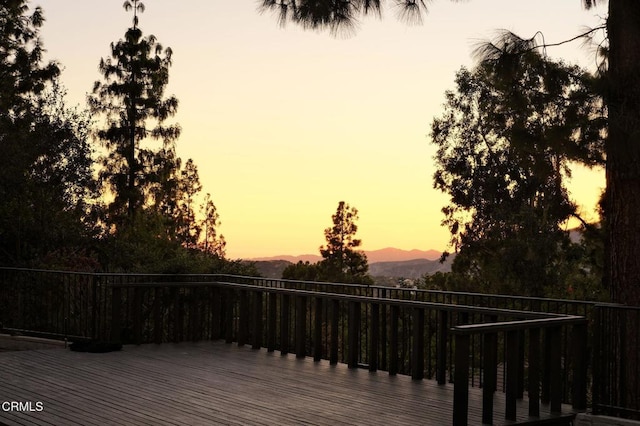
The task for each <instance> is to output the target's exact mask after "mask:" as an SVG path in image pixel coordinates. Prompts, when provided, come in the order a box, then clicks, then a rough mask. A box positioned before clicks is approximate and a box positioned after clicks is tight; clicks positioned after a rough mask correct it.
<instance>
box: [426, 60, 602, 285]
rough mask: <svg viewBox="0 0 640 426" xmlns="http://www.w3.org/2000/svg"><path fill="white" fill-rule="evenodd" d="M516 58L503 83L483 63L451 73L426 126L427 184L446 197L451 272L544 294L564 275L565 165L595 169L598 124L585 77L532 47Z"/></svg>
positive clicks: (597, 104) (598, 111)
mask: <svg viewBox="0 0 640 426" xmlns="http://www.w3.org/2000/svg"><path fill="white" fill-rule="evenodd" d="M516 58H517V60H518V63H517V64H513V65H514V66H513V68H512V70H511V72H510V73H509V75H508V77H506V78H505V73H504V72H500V71H499V70H496V68H495V66H496V64H494V63H490V62H487V63H484V64H482V65H481V66H479V67H478V68H477V69H476V70H475V71H474V72H469V71H468V70H466V69H464V68H463V69H462V70H461V71H460V72H458V74H457V77H456V91H455V92H447V94H446V98H447V103H446V104H445V112H444V114H443V116H442V117H441V118H439V119H435V120H434V122H433V125H432V139H433V143H434V144H436V145H437V146H438V151H437V153H436V155H435V156H434V159H435V161H436V165H437V171H436V173H435V174H434V187H435V188H437V189H440V190H442V191H443V192H445V193H447V194H449V195H450V196H451V203H450V204H449V205H448V206H446V207H445V208H443V212H444V213H445V216H446V218H445V220H444V221H443V224H444V225H446V226H447V227H448V228H449V229H450V231H451V234H452V245H453V246H455V247H456V249H460V253H459V254H458V256H457V257H456V259H455V260H454V263H453V270H454V272H457V273H460V274H463V275H466V276H467V277H469V279H473V280H474V281H475V282H476V284H477V285H478V286H480V289H481V290H483V291H493V292H503V293H520V294H529V295H532V296H543V295H544V294H545V289H546V288H555V287H558V286H563V284H562V282H561V280H562V279H564V278H566V277H565V276H563V275H561V274H559V272H560V271H561V270H562V268H560V266H559V265H560V264H561V263H562V262H564V261H566V260H567V259H566V258H565V257H564V256H563V255H562V253H563V252H566V251H567V248H568V247H569V246H570V244H571V242H570V240H569V234H568V232H566V231H564V230H563V229H562V224H564V223H565V222H566V221H567V220H568V219H569V218H570V217H572V216H577V212H576V206H575V205H574V204H573V203H572V202H570V200H569V197H568V193H567V190H566V187H565V183H564V179H565V177H567V176H569V175H570V170H569V167H568V165H569V162H570V161H580V162H582V163H584V164H588V165H596V164H602V162H603V161H604V160H603V156H602V151H603V137H604V134H605V126H606V120H605V119H604V117H603V116H602V101H601V100H600V98H599V97H597V96H595V95H594V94H593V92H592V90H591V78H590V77H589V75H588V74H586V73H584V72H583V71H581V70H580V69H579V68H577V67H567V66H565V65H563V64H562V63H558V62H553V61H549V60H545V59H544V58H543V57H542V56H540V55H539V54H538V53H536V52H535V51H530V52H529V53H528V54H526V55H518V56H517V57H516Z"/></svg>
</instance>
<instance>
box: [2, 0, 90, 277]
mask: <svg viewBox="0 0 640 426" xmlns="http://www.w3.org/2000/svg"><path fill="white" fill-rule="evenodd" d="M43 22H44V16H43V13H42V10H41V9H40V8H39V7H37V8H35V9H34V10H33V12H32V13H30V11H29V8H28V6H27V1H24V0H13V1H4V2H2V3H0V148H1V152H2V155H0V199H1V200H2V202H0V259H1V260H0V263H1V264H8V265H34V264H37V263H38V262H39V261H41V259H42V258H43V257H44V256H46V255H47V254H49V255H50V256H49V257H51V254H52V253H53V252H61V251H63V250H68V251H77V250H79V247H80V246H81V245H82V244H84V243H85V241H84V238H86V237H87V236H88V233H89V229H88V228H87V227H86V226H85V224H86V223H88V221H87V222H83V220H84V219H85V218H86V217H87V215H88V213H89V198H91V197H93V196H94V193H93V191H92V189H93V183H94V182H93V179H92V175H91V149H90V146H89V144H88V141H87V132H88V123H89V118H88V116H87V115H86V114H85V113H83V112H78V111H76V110H73V109H70V108H68V107H67V106H66V104H65V102H64V95H65V92H64V89H63V88H62V87H61V86H60V85H59V83H58V80H57V79H58V76H59V73H60V71H59V67H58V65H57V64H56V63H54V62H48V63H43V61H42V53H43V51H44V49H43V45H42V42H41V41H40V39H39V29H40V27H41V26H42V24H43Z"/></svg>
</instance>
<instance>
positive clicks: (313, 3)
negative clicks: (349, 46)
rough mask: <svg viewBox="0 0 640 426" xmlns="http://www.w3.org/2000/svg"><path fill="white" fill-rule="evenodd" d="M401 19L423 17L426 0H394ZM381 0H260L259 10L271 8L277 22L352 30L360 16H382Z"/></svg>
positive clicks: (412, 19) (382, 1) (336, 32)
mask: <svg viewBox="0 0 640 426" xmlns="http://www.w3.org/2000/svg"><path fill="white" fill-rule="evenodd" d="M387 3H393V5H394V6H395V7H396V10H397V12H398V16H399V17H400V19H402V20H404V21H406V22H408V23H410V24H413V23H420V22H421V21H422V15H423V13H425V12H426V10H427V7H426V2H425V0H394V1H393V2H387ZM384 4H385V1H384V0H353V1H333V0H322V1H318V0H262V1H261V2H260V6H259V9H260V11H261V12H267V11H271V12H273V13H274V14H275V15H276V17H277V19H278V22H279V24H280V25H283V26H284V25H285V24H286V23H287V22H292V23H295V24H297V25H301V26H302V27H303V28H310V29H321V30H323V29H329V30H330V31H331V32H332V33H334V34H338V33H341V32H347V33H349V32H352V31H353V30H354V29H355V27H356V25H357V23H358V17H359V16H366V15H369V14H375V15H378V16H382V9H383V5H384Z"/></svg>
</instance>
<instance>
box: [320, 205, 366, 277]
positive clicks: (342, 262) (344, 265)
mask: <svg viewBox="0 0 640 426" xmlns="http://www.w3.org/2000/svg"><path fill="white" fill-rule="evenodd" d="M331 219H332V220H333V226H331V227H330V228H327V229H325V230H324V236H325V239H326V241H327V244H326V245H325V246H321V247H320V254H321V255H322V258H323V259H322V261H320V262H319V263H318V268H319V269H320V276H321V277H322V278H323V281H336V282H359V283H364V284H367V283H372V282H373V280H372V279H371V277H370V276H369V275H368V273H367V271H368V270H369V264H368V263H367V256H366V255H365V254H364V252H362V251H359V250H357V248H358V247H360V244H361V243H362V241H361V240H359V239H356V238H355V235H356V232H357V230H358V226H357V225H356V220H358V210H357V209H356V208H354V207H351V206H349V204H347V203H345V202H344V201H340V203H338V208H337V210H336V213H335V214H334V215H332V216H331Z"/></svg>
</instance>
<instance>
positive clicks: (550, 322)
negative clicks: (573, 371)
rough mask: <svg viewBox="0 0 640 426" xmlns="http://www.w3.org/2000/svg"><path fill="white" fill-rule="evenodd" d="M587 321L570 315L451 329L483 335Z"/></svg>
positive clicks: (584, 323)
mask: <svg viewBox="0 0 640 426" xmlns="http://www.w3.org/2000/svg"><path fill="white" fill-rule="evenodd" d="M587 322H588V321H587V319H586V318H585V317H583V316H578V315H568V316H563V317H554V318H537V319H526V320H519V321H502V322H492V323H483V324H465V325H458V326H456V327H452V328H451V332H452V333H453V334H483V333H497V332H502V331H517V330H528V329H530V328H549V327H558V326H563V325H586V324H587Z"/></svg>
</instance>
